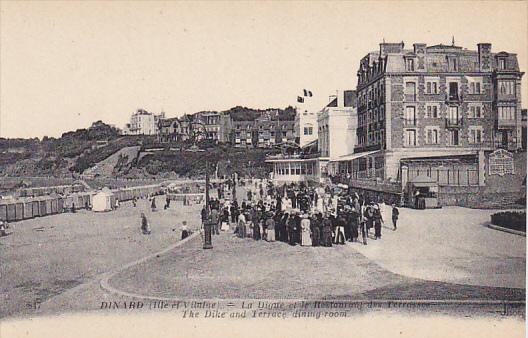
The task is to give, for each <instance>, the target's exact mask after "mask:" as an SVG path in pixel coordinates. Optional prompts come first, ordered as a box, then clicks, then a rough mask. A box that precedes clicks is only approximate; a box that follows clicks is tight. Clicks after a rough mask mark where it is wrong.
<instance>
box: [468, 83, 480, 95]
mask: <svg viewBox="0 0 528 338" xmlns="http://www.w3.org/2000/svg"><path fill="white" fill-rule="evenodd" d="M468 86H469V93H470V94H480V93H481V88H482V84H481V82H480V81H475V80H469V83H468Z"/></svg>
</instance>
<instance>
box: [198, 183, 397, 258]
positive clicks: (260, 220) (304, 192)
mask: <svg viewBox="0 0 528 338" xmlns="http://www.w3.org/2000/svg"><path fill="white" fill-rule="evenodd" d="M264 189H265V188H263V187H262V186H260V187H259V191H258V193H257V194H258V196H259V197H263V198H262V199H260V198H259V199H257V198H254V196H255V195H257V194H255V195H253V194H248V197H249V198H251V200H249V199H248V200H247V201H246V200H244V201H243V202H242V204H241V205H240V206H239V204H238V202H237V201H236V200H235V201H233V202H232V203H231V202H229V201H227V202H224V203H220V201H219V200H214V199H213V200H212V201H211V203H210V207H211V212H210V214H209V215H208V213H207V211H206V209H205V207H204V209H203V210H202V221H204V222H205V221H206V219H207V217H209V219H208V221H209V222H211V223H212V224H213V234H218V233H219V229H220V228H222V229H230V228H234V233H235V235H236V236H237V237H239V238H252V239H254V240H266V241H269V242H273V241H276V240H277V241H281V242H285V243H289V244H290V245H297V244H300V245H302V246H327V247H328V246H332V245H342V244H345V243H346V242H361V243H363V244H364V245H367V241H368V238H369V235H371V233H372V232H373V239H374V240H379V239H381V237H382V225H383V224H384V219H383V216H382V210H381V207H380V204H379V203H378V202H377V201H369V200H368V198H367V197H365V196H362V195H359V194H357V193H350V194H349V193H346V192H343V193H341V194H334V193H333V192H332V190H331V189H322V188H317V189H315V188H308V187H305V186H300V185H290V186H283V187H279V188H273V187H272V188H270V189H266V190H264ZM263 190H264V191H266V192H263ZM250 191H251V190H250ZM391 216H392V217H391V218H392V223H393V224H392V225H393V230H396V229H397V222H398V218H399V210H398V208H397V207H396V206H395V205H392V215H391Z"/></svg>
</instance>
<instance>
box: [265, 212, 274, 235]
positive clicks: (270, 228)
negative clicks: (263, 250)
mask: <svg viewBox="0 0 528 338" xmlns="http://www.w3.org/2000/svg"><path fill="white" fill-rule="evenodd" d="M272 216H273V215H272V214H271V213H268V219H267V220H266V240H267V241H268V242H275V220H274V219H273V217H272Z"/></svg>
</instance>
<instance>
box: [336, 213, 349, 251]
mask: <svg viewBox="0 0 528 338" xmlns="http://www.w3.org/2000/svg"><path fill="white" fill-rule="evenodd" d="M345 224H346V219H345V215H344V214H340V215H339V216H338V217H337V224H336V225H337V226H336V231H335V238H334V244H341V245H343V244H345Z"/></svg>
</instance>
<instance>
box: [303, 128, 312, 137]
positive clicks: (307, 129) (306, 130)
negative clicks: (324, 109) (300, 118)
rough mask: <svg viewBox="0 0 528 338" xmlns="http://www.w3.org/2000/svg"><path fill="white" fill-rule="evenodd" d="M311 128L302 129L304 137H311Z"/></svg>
mask: <svg viewBox="0 0 528 338" xmlns="http://www.w3.org/2000/svg"><path fill="white" fill-rule="evenodd" d="M312 134H313V127H304V135H312Z"/></svg>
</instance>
